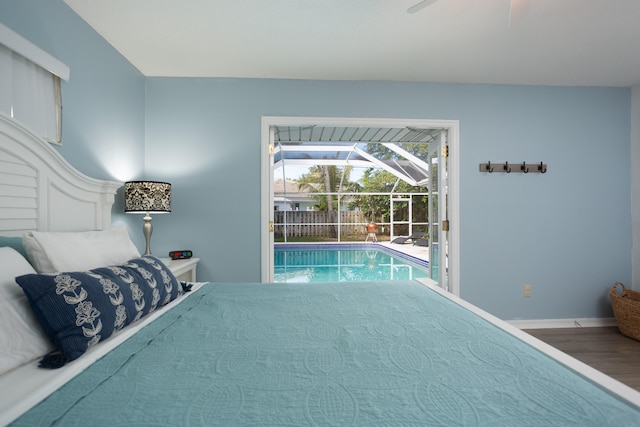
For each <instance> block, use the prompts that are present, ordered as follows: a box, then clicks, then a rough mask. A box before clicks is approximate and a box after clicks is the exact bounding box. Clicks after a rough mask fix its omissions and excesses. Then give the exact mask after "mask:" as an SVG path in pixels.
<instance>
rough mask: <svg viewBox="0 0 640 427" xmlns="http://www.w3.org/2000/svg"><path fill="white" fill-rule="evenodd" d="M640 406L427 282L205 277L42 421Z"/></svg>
mask: <svg viewBox="0 0 640 427" xmlns="http://www.w3.org/2000/svg"><path fill="white" fill-rule="evenodd" d="M638 420H640V409H639V408H638V406H636V404H634V403H632V402H631V401H629V400H626V399H624V398H621V397H620V396H618V395H616V394H614V393H612V392H611V391H610V390H608V389H607V388H605V387H602V386H601V385H598V384H596V383H594V382H593V381H591V380H590V379H588V378H586V377H585V376H584V375H582V374H581V373H580V372H578V371H576V370H574V369H570V368H568V367H567V366H566V365H565V364H564V363H561V362H559V361H558V360H556V359H554V358H552V357H550V356H549V355H547V354H545V353H543V352H541V351H540V350H539V349H537V348H536V347H533V346H531V345H529V344H528V343H526V342H524V341H523V340H521V339H519V338H518V337H516V336H514V335H513V334H510V333H508V332H506V331H505V330H503V329H502V328H500V327H497V326H496V325H495V324H494V323H492V322H490V321H487V320H486V319H485V318H483V317H481V316H478V315H477V314H476V313H474V312H472V311H471V310H469V309H468V308H467V307H464V306H463V305H461V304H458V303H456V302H454V301H452V300H451V299H450V298H447V297H446V296H444V295H443V294H441V293H440V292H438V291H437V290H435V289H431V288H429V287H427V286H424V285H422V284H420V283H418V282H415V281H412V282H394V283H390V282H389V283H386V282H377V283H363V282H342V283H315V284H313V283H312V284H237V283H234V284H208V285H205V286H203V287H202V288H200V289H198V290H197V291H195V292H194V293H193V295H191V296H190V297H189V298H187V299H185V300H184V301H183V302H182V303H180V304H179V305H177V306H176V307H175V308H173V309H171V310H169V311H167V312H166V313H164V314H162V316H160V317H159V318H157V319H156V320H155V321H153V322H152V323H149V324H148V325H146V326H145V327H144V328H142V329H141V330H140V331H138V332H137V333H136V334H135V335H133V336H132V337H130V338H128V339H127V340H126V341H125V342H124V343H122V344H120V345H119V346H118V347H116V348H115V349H113V350H111V351H110V352H109V353H108V354H107V355H105V356H104V357H102V358H100V359H99V360H97V361H96V362H95V363H93V364H92V365H91V366H89V367H88V368H87V369H85V370H84V371H83V372H82V373H80V374H79V375H77V376H75V377H74V378H73V379H71V380H70V381H68V382H67V383H66V384H65V385H63V386H62V387H61V388H60V389H59V390H58V391H56V392H55V393H53V394H51V395H50V396H49V397H48V398H46V399H45V400H43V401H42V402H40V403H39V404H38V405H36V406H35V407H33V408H32V409H31V410H29V411H28V412H26V413H25V414H23V415H22V416H21V417H20V418H18V419H17V420H16V421H15V422H14V425H16V426H34V425H50V424H54V423H56V424H59V425H86V424H87V423H90V424H92V425H110V426H117V425H166V426H170V425H171V426H175V425H203V426H211V425H225V426H229V425H291V426H294V425H295V426H300V425H363V426H364V425H403V426H409V425H448V426H450V425H464V426H473V425H479V426H480V425H481V426H490V425H496V426H505V425H510V426H517V425H528V426H531V425H541V426H542V425H544V426H553V425H562V426H566V425H579V426H589V425H593V426H603V425H616V426H624V425H637V422H638Z"/></svg>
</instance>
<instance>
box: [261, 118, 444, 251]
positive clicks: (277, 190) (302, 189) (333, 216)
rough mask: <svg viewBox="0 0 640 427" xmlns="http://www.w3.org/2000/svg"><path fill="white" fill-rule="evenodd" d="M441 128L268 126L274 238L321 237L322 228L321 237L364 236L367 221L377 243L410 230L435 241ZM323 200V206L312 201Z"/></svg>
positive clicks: (339, 238) (441, 139)
mask: <svg viewBox="0 0 640 427" xmlns="http://www.w3.org/2000/svg"><path fill="white" fill-rule="evenodd" d="M446 132H447V129H446V128H439V127H438V128H412V127H349V126H342V127H341V126H295V127H293V126H276V127H274V134H273V143H274V146H273V162H274V163H273V169H274V176H273V179H274V213H275V216H274V220H275V221H274V222H275V234H276V240H278V241H284V242H288V241H291V240H295V238H305V237H306V238H307V239H305V241H309V240H313V237H314V236H315V237H317V238H318V239H317V240H319V241H322V240H327V236H326V235H325V234H326V233H327V231H326V230H329V234H330V236H329V237H328V240H336V241H350V240H351V241H353V240H355V241H358V240H364V239H366V237H367V233H366V226H367V224H368V223H370V222H375V223H376V225H377V226H378V230H379V233H378V236H377V237H378V238H380V239H383V240H393V239H394V238H395V237H397V236H408V235H411V234H412V233H414V232H424V233H425V234H427V235H429V236H431V237H432V238H437V236H435V235H434V232H436V229H434V228H433V226H435V225H437V222H438V221H437V201H438V167H437V165H438V162H439V160H438V159H439V156H440V155H441V154H442V150H441V147H442V146H446ZM323 198H324V200H326V204H327V205H329V206H326V205H323V204H322V203H320V202H319V201H321V200H323ZM385 205H386V206H385ZM295 212H308V214H303V213H297V214H296V213H295ZM429 212H431V215H430V214H429ZM321 229H324V230H325V231H320V230H321ZM304 234H309V235H308V236H304Z"/></svg>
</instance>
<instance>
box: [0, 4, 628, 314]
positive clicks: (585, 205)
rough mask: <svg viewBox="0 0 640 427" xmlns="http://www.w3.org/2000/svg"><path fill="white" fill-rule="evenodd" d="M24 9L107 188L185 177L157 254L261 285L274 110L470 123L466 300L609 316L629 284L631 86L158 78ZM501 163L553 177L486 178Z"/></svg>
mask: <svg viewBox="0 0 640 427" xmlns="http://www.w3.org/2000/svg"><path fill="white" fill-rule="evenodd" d="M9 3H10V4H11V7H9V6H8V5H7V3H6V2H4V3H0V16H2V20H3V22H4V23H5V24H6V25H8V26H9V27H11V28H13V29H15V30H16V31H18V32H19V33H21V34H22V35H23V36H25V37H27V38H29V39H31V40H32V41H34V42H35V43H36V44H38V45H39V46H41V47H42V48H44V49H45V50H48V51H49V52H50V53H52V54H53V55H55V56H57V57H58V58H60V59H61V60H62V61H64V62H66V63H67V64H68V65H70V66H71V80H70V81H69V83H68V84H65V86H64V87H63V91H64V102H65V113H64V114H65V117H64V120H65V125H64V126H65V130H64V136H63V138H64V147H62V148H61V150H60V151H61V153H62V154H63V155H64V156H65V157H66V158H67V159H68V160H69V161H70V162H71V163H72V164H74V165H75V166H76V167H78V168H79V169H80V170H82V171H84V172H86V173H88V174H89V175H93V176H96V177H99V178H111V179H113V178H116V179H122V180H124V179H129V178H132V177H137V176H141V175H144V176H145V177H147V178H150V179H165V180H168V181H170V182H171V183H172V185H173V197H174V202H173V212H172V213H171V214H168V215H156V216H155V217H154V220H153V222H154V225H155V231H154V235H153V249H154V253H158V254H163V253H166V252H167V251H169V250H171V249H183V248H188V249H193V250H194V252H195V253H196V254H197V255H198V256H199V257H201V258H202V263H201V266H200V267H199V269H198V274H199V278H200V279H203V280H214V281H239V282H250V281H258V280H259V279H260V241H259V239H260V237H259V236H260V179H261V175H260V120H261V117H262V116H264V115H269V116H326V117H331V116H344V117H383V118H419V119H457V120H459V121H460V131H461V132H460V145H461V148H460V170H461V175H460V205H461V206H460V219H461V224H460V227H461V229H460V235H461V245H460V246H461V247H460V255H461V277H460V279H461V296H462V297H463V298H465V299H467V300H469V301H470V302H472V303H474V304H476V305H478V306H480V307H482V308H484V309H486V310H488V311H490V312H491V313H493V314H495V315H497V316H499V317H502V318H504V319H517V318H522V319H544V318H580V317H607V316H610V315H611V311H610V308H609V307H610V305H609V302H608V299H607V291H608V288H609V287H610V286H611V284H612V283H613V282H614V281H616V280H621V281H626V282H629V281H630V278H631V211H630V209H631V208H630V201H629V200H630V175H631V172H630V160H629V155H630V94H631V91H630V89H626V88H569V87H522V86H487V85H450V84H432V83H399V82H344V81H339V82H329V81H326V82H325V81H290V80H260V79H256V80H252V79H246V80H244V79H191V78H146V79H144V78H143V77H141V76H140V74H139V73H138V72H137V70H135V68H133V67H132V66H131V65H130V64H128V63H127V62H126V61H125V60H124V59H123V58H122V57H121V56H120V55H119V54H117V53H116V52H115V51H113V49H111V48H110V47H109V46H108V45H107V44H106V42H104V40H102V39H101V38H100V37H99V36H97V35H96V34H95V33H94V32H93V31H92V30H91V29H90V28H88V27H87V26H86V24H84V22H83V21H82V20H80V19H79V18H78V17H77V16H75V15H74V14H73V12H71V11H70V9H68V8H67V7H66V6H65V5H64V4H63V3H62V2H61V1H55V2H50V1H44V0H40V1H36V0H28V1H24V0H23V1H15V2H9ZM145 86H146V96H145V94H144V91H145ZM145 121H146V124H145ZM141 139H144V141H145V142H144V144H143V143H141V141H140V140H141ZM111 155H113V157H111ZM142 158H144V171H143V170H142V169H141V166H140V164H141V159H142ZM103 160H104V162H103ZM132 160H133V161H132ZM488 160H491V161H506V160H508V161H513V162H519V161H527V162H536V161H544V162H545V163H547V164H548V165H549V172H548V173H546V174H544V175H539V174H528V175H523V174H511V175H504V174H482V173H480V172H478V164H479V163H481V162H486V161H488ZM123 165H124V166H123ZM130 166H131V171H130V172H127V173H126V174H124V173H122V176H121V177H118V176H116V175H117V174H118V173H114V172H112V170H113V169H114V168H115V169H118V168H120V169H122V170H129V167H130ZM121 172H122V171H121ZM125 175H128V176H125ZM121 210H122V207H121V206H120V207H118V206H116V207H115V208H114V213H118V212H121ZM135 219H136V222H135V223H134V224H138V223H141V221H137V220H139V219H140V218H138V217H137V216H136V217H135ZM128 222H129V223H130V224H131V223H132V222H131V220H130V219H128ZM135 227H138V225H135ZM132 234H133V236H132V237H134V239H135V240H136V242H137V243H140V241H141V239H140V236H139V235H140V234H141V233H139V230H138V229H137V228H136V229H134V230H133V232H132ZM525 283H529V284H531V285H532V291H533V296H532V297H531V298H526V299H525V298H523V297H522V285H523V284H525Z"/></svg>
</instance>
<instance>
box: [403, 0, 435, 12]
mask: <svg viewBox="0 0 640 427" xmlns="http://www.w3.org/2000/svg"><path fill="white" fill-rule="evenodd" d="M437 1H438V0H422V1H421V2H419V3H416V4H414V5H413V6H411V7H410V8H409V9H407V13H412V14H413V13H416V12H419V11H421V10H422V9H424V8H425V7H427V6H429V5H430V4H432V3H435V2H437Z"/></svg>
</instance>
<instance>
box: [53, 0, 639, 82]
mask: <svg viewBox="0 0 640 427" xmlns="http://www.w3.org/2000/svg"><path fill="white" fill-rule="evenodd" d="M511 1H513V2H514V8H515V7H516V6H517V5H516V3H518V4H521V5H524V8H522V9H513V10H514V11H515V10H518V11H521V12H518V13H515V12H514V13H510V2H511ZM418 2H419V0H65V3H67V4H68V5H69V6H70V7H71V8H72V9H73V10H74V11H75V12H76V13H78V14H79V15H80V16H81V17H82V18H83V19H84V20H85V21H86V22H88V23H89V25H91V26H92V27H93V28H95V30H96V31H97V32H98V33H100V34H101V35H102V36H103V37H104V38H105V39H106V40H107V41H108V42H109V43H111V44H112V45H113V46H114V47H115V48H116V49H117V50H118V51H120V52H121V53H122V54H123V55H124V56H125V57H126V58H127V59H128V60H129V61H130V62H131V63H132V64H133V65H134V66H136V67H137V68H138V69H139V70H140V71H141V72H142V73H143V74H144V75H146V76H183V77H256V78H287V79H322V80H395V81H431V82H452V83H499V84H500V83H502V84H531V85H572V86H573V85H584V86H635V85H640V1H639V0H437V1H435V2H434V3H432V4H430V5H429V6H427V7H426V8H424V9H422V10H421V11H419V12H417V13H415V14H409V13H407V9H408V8H409V7H411V6H413V5H414V4H416V3H418ZM510 18H511V20H510Z"/></svg>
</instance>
